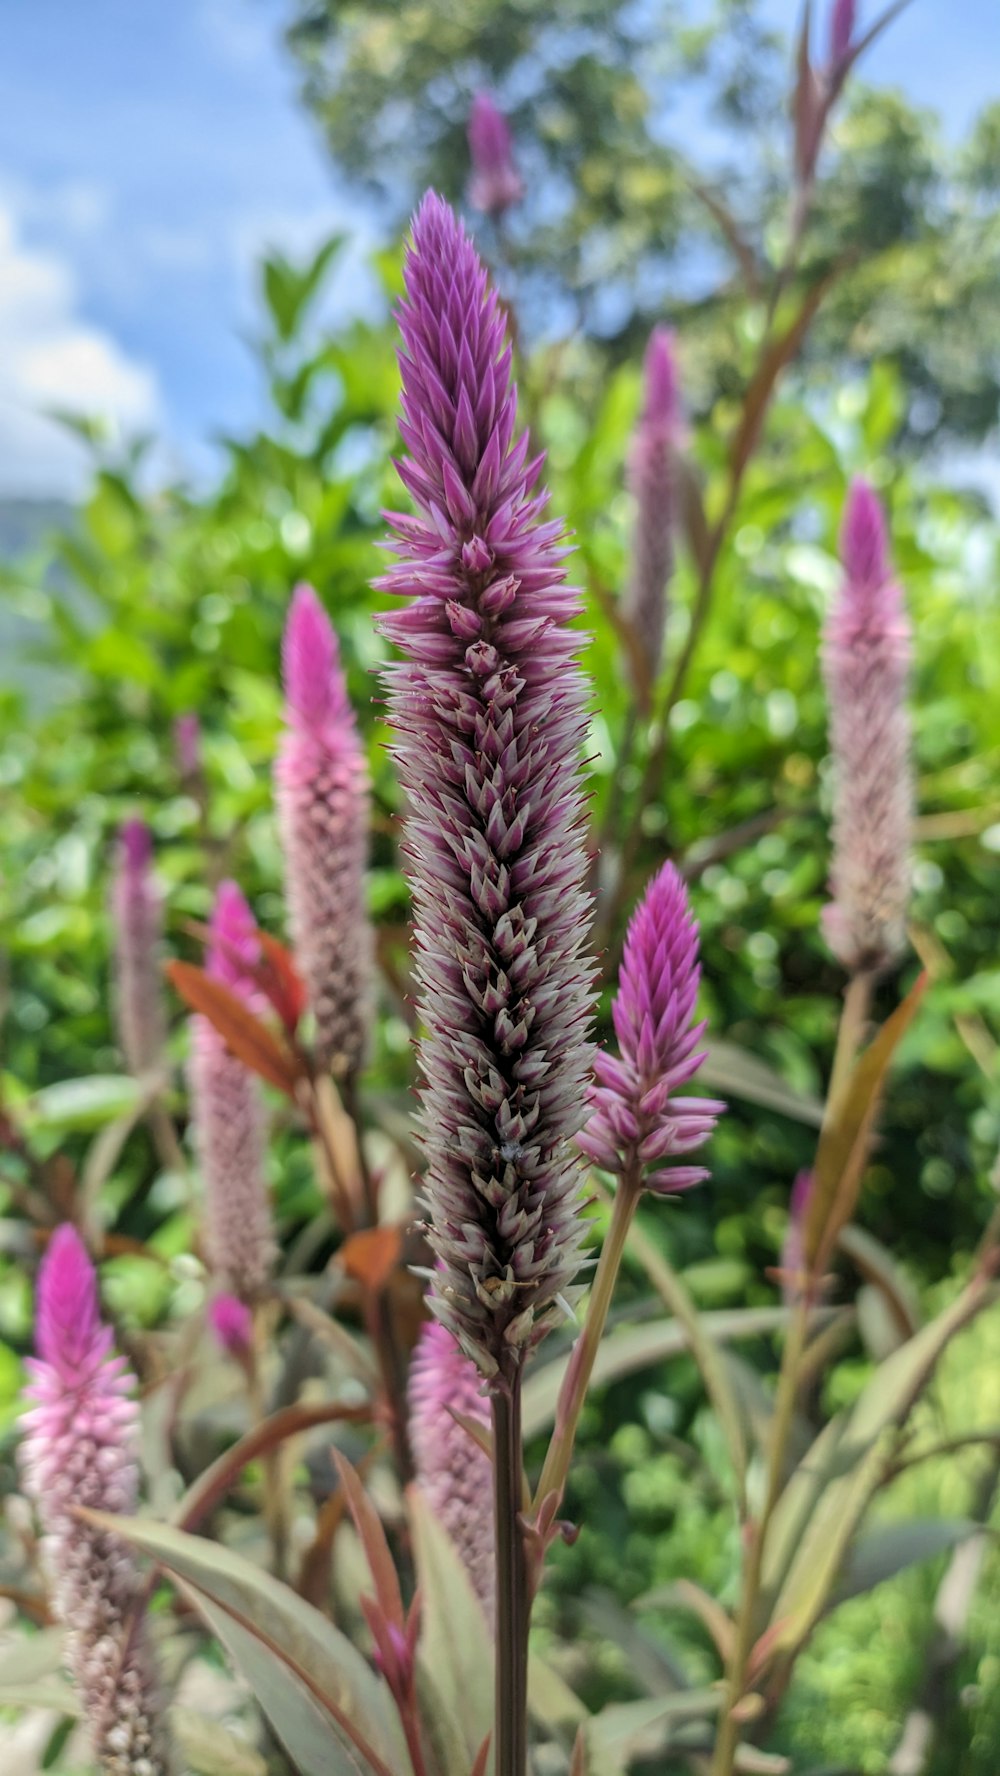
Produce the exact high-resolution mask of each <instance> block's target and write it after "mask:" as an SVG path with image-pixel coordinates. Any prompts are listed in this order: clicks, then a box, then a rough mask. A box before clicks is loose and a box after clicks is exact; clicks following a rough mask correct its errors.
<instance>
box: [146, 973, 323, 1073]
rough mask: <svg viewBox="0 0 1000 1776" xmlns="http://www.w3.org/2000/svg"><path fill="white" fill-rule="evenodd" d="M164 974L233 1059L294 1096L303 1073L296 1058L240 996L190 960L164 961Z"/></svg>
mask: <svg viewBox="0 0 1000 1776" xmlns="http://www.w3.org/2000/svg"><path fill="white" fill-rule="evenodd" d="M167 977H168V979H169V980H170V982H171V984H172V986H173V987H174V989H175V990H176V992H177V993H179V995H180V997H181V998H182V999H183V1001H184V1003H185V1005H187V1006H188V1007H189V1008H190V1010H191V1011H196V1012H199V1013H200V1015H201V1016H202V1017H206V1018H207V1019H208V1021H209V1023H210V1024H211V1025H212V1027H213V1029H216V1030H218V1032H219V1035H220V1036H221V1037H222V1039H223V1041H224V1042H225V1044H226V1046H227V1048H229V1049H231V1051H232V1053H233V1054H234V1055H235V1056H236V1058H237V1060H240V1061H242V1062H243V1065H244V1066H245V1067H248V1068H249V1069H250V1071H251V1073H257V1074H259V1076H260V1078H261V1079H266V1080H267V1082H268V1084H269V1085H273V1086H276V1087H277V1089H278V1091H282V1092H285V1093H286V1095H287V1096H288V1097H290V1098H294V1097H295V1095H296V1086H297V1084H298V1081H299V1080H300V1079H301V1078H303V1077H304V1073H303V1069H302V1066H301V1064H300V1062H299V1061H298V1060H297V1059H296V1057H295V1055H293V1054H292V1052H291V1050H290V1049H289V1047H288V1046H287V1044H286V1043H285V1042H283V1041H282V1040H281V1038H280V1037H278V1036H276V1035H274V1033H273V1031H271V1030H269V1029H268V1028H267V1025H266V1024H262V1023H261V1021H260V1018H258V1017H255V1015H254V1013H253V1012H252V1011H251V1010H250V1007H249V1006H248V1005H244V1003H243V1001H242V999H239V998H237V996H236V994H235V993H232V992H230V990H229V988H228V987H227V986H224V985H223V983H222V981H217V980H213V979H212V976H211V975H210V974H206V972H205V970H204V969H203V968H196V967H195V966H194V964H193V963H191V962H168V964H167Z"/></svg>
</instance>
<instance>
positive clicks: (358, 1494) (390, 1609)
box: [333, 1449, 406, 1633]
mask: <svg viewBox="0 0 1000 1776" xmlns="http://www.w3.org/2000/svg"><path fill="white" fill-rule="evenodd" d="M333 1459H334V1461H335V1462H336V1464H337V1473H338V1474H339V1475H340V1484H341V1486H342V1487H343V1489H344V1492H345V1493H346V1495H347V1504H348V1508H349V1510H350V1513H351V1516H352V1517H353V1519H354V1527H355V1529H356V1530H357V1532H358V1535H359V1536H360V1538H361V1545H362V1547H363V1548H364V1551H365V1558H366V1560H367V1561H368V1570H369V1572H370V1573H371V1575H372V1583H373V1585H374V1586H375V1595H376V1598H377V1599H378V1605H379V1609H380V1610H381V1612H382V1615H383V1616H384V1617H385V1620H386V1621H387V1622H392V1623H393V1625H394V1626H395V1627H397V1628H398V1629H399V1630H400V1632H401V1633H402V1632H403V1631H404V1630H405V1627H406V1617H405V1615H404V1613H403V1599H402V1596H401V1594H400V1589H399V1577H398V1574H397V1572H396V1564H395V1561H394V1560H393V1558H392V1554H391V1553H390V1551H389V1544H388V1542H387V1541H386V1539H385V1530H384V1529H383V1528H382V1524H381V1521H380V1519H379V1515H378V1512H377V1511H376V1509H375V1507H374V1505H373V1504H372V1502H371V1500H370V1498H369V1497H368V1494H367V1493H366V1491H365V1489H364V1487H363V1486H362V1484H361V1481H360V1480H359V1479H358V1476H357V1474H356V1473H355V1472H354V1469H353V1468H352V1467H351V1464H350V1462H348V1461H345V1460H344V1457H343V1456H342V1455H341V1454H340V1452H339V1450H336V1449H335V1450H334V1452H333Z"/></svg>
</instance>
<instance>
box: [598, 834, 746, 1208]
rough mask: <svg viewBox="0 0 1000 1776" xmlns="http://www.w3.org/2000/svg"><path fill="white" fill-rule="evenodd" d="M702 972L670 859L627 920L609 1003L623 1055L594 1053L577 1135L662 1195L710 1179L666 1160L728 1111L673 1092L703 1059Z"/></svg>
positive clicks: (611, 1164) (696, 1142) (687, 1148)
mask: <svg viewBox="0 0 1000 1776" xmlns="http://www.w3.org/2000/svg"><path fill="white" fill-rule="evenodd" d="M700 978H701V968H700V966H699V963H698V926H697V923H696V921H695V920H694V918H693V917H692V915H691V911H690V908H689V906H688V898H687V892H686V890H685V887H684V883H683V882H682V880H681V878H680V876H679V875H678V873H677V871H676V870H675V868H674V866H673V864H672V863H667V864H664V866H663V868H662V869H661V870H660V871H659V873H658V874H657V875H655V876H654V877H653V880H652V881H651V882H650V884H649V887H648V888H647V889H646V893H645V896H644V898H643V900H642V901H641V903H640V905H639V907H638V908H637V910H636V912H635V913H634V915H633V917H632V922H631V924H630V925H629V928H628V933H627V935H626V938H625V951H624V955H623V958H622V965H621V972H620V974H619V977H618V995H617V997H616V999H615V1000H614V1002H613V1005H612V1008H611V1009H612V1017H613V1019H614V1026H615V1034H616V1035H617V1037H618V1047H619V1051H620V1053H619V1057H618V1058H615V1057H613V1056H612V1055H609V1054H605V1053H604V1052H603V1051H601V1052H600V1053H599V1054H598V1056H597V1059H596V1062H595V1069H594V1070H595V1072H596V1074H597V1080H598V1083H597V1085H596V1086H593V1087H592V1088H591V1093H590V1100H591V1105H592V1109H593V1114H592V1115H591V1118H590V1121H589V1122H588V1123H587V1126H586V1129H585V1130H584V1132H583V1134H582V1135H581V1136H580V1145H581V1147H582V1148H583V1150H584V1152H585V1153H586V1154H588V1155H589V1157H590V1158H591V1159H592V1160H594V1161H595V1162H596V1163H597V1164H598V1165H599V1166H603V1168H604V1169H605V1171H609V1172H620V1173H621V1174H622V1175H623V1177H624V1178H625V1179H626V1180H627V1181H631V1182H632V1183H634V1184H636V1185H642V1187H643V1188H644V1189H646V1190H651V1191H653V1192H654V1193H655V1194H657V1195H660V1196H666V1195H669V1194H671V1193H672V1192H674V1191H677V1190H688V1189H690V1187H691V1185H692V1184H699V1183H700V1182H701V1180H702V1179H703V1178H707V1176H708V1173H707V1171H705V1169H704V1168H703V1167H702V1166H689V1165H680V1166H675V1165H669V1166H664V1164H663V1162H664V1160H674V1159H676V1158H677V1157H679V1156H683V1155H686V1154H688V1153H692V1152H694V1150H695V1149H696V1148H698V1147H701V1146H702V1145H703V1143H704V1142H705V1141H706V1140H707V1139H708V1136H709V1135H710V1134H711V1132H712V1129H713V1128H714V1126H715V1122H716V1118H717V1117H718V1116H720V1115H721V1113H722V1111H723V1110H724V1109H725V1105H724V1104H720V1103H719V1102H718V1101H717V1100H716V1099H715V1098H678V1097H675V1096H674V1095H673V1094H674V1093H675V1092H676V1091H677V1089H678V1088H679V1087H680V1086H684V1085H687V1083H688V1081H689V1080H690V1079H691V1078H692V1077H693V1076H694V1074H695V1073H696V1072H697V1071H698V1068H699V1067H700V1066H701V1063H702V1061H703V1060H704V1059H705V1055H704V1051H701V1052H700V1053H699V1052H698V1044H699V1042H700V1041H701V1038H702V1036H703V1035H704V1033H705V1025H704V1023H699V1024H696V1023H694V1022H693V1018H694V1008H695V1001H696V999H697V997H698V982H699V980H700ZM650 1166H652V1167H653V1168H654V1169H653V1170H652V1171H649V1170H648V1169H647V1168H648V1167H650Z"/></svg>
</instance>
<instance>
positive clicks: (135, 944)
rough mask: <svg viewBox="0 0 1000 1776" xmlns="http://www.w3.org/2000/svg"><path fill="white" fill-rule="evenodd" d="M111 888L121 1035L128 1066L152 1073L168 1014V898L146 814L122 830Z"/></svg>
mask: <svg viewBox="0 0 1000 1776" xmlns="http://www.w3.org/2000/svg"><path fill="white" fill-rule="evenodd" d="M118 838H119V843H118V859H117V867H116V870H115V877H114V883H113V886H112V893H111V915H112V919H113V921H114V942H115V968H116V981H115V1006H116V1010H117V1017H118V1038H119V1041H120V1043H121V1046H122V1052H123V1053H124V1056H125V1060H126V1062H127V1065H128V1068H129V1072H130V1073H134V1074H135V1075H136V1076H137V1077H138V1076H140V1075H142V1074H144V1073H150V1072H152V1071H153V1069H154V1068H155V1067H156V1066H157V1065H158V1064H159V1063H160V1061H161V1060H162V1058H163V1045H164V1040H165V1035H166V1019H165V1015H164V1007H163V985H162V977H161V973H160V965H161V961H162V956H161V950H162V941H163V902H162V898H161V896H160V892H159V890H158V888H157V886H156V882H155V880H154V877H153V871H152V861H153V839H152V834H151V833H150V830H149V828H148V826H146V825H145V824H144V823H143V821H141V820H126V821H125V823H124V825H123V826H122V829H121V832H120V833H119V835H118Z"/></svg>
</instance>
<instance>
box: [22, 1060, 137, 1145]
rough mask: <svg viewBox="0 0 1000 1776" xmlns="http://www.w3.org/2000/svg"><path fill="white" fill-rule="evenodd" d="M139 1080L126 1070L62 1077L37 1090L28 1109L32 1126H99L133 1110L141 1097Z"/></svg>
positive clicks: (26, 1115)
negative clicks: (126, 1072) (82, 1077)
mask: <svg viewBox="0 0 1000 1776" xmlns="http://www.w3.org/2000/svg"><path fill="white" fill-rule="evenodd" d="M140 1089H141V1088H140V1086H139V1082H138V1080H135V1079H130V1078H129V1077H128V1076H127V1075H126V1074H122V1073H92V1074H90V1075H89V1077H87V1078H85V1079H62V1080H60V1081H59V1083H58V1085H47V1086H45V1087H44V1088H43V1089H42V1090H41V1091H39V1092H36V1093H35V1095H34V1097H33V1098H31V1099H30V1100H29V1101H28V1103H27V1104H26V1105H25V1108H24V1120H25V1122H26V1123H27V1125H28V1127H29V1128H30V1129H36V1130H44V1131H51V1132H53V1133H55V1132H58V1131H60V1130H62V1129H96V1128H101V1127H103V1125H104V1124H105V1123H107V1122H114V1121H116V1120H117V1118H119V1117H124V1116H126V1115H128V1114H129V1113H130V1112H131V1111H133V1110H134V1109H135V1107H136V1104H137V1103H138V1102H139V1099H140Z"/></svg>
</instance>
